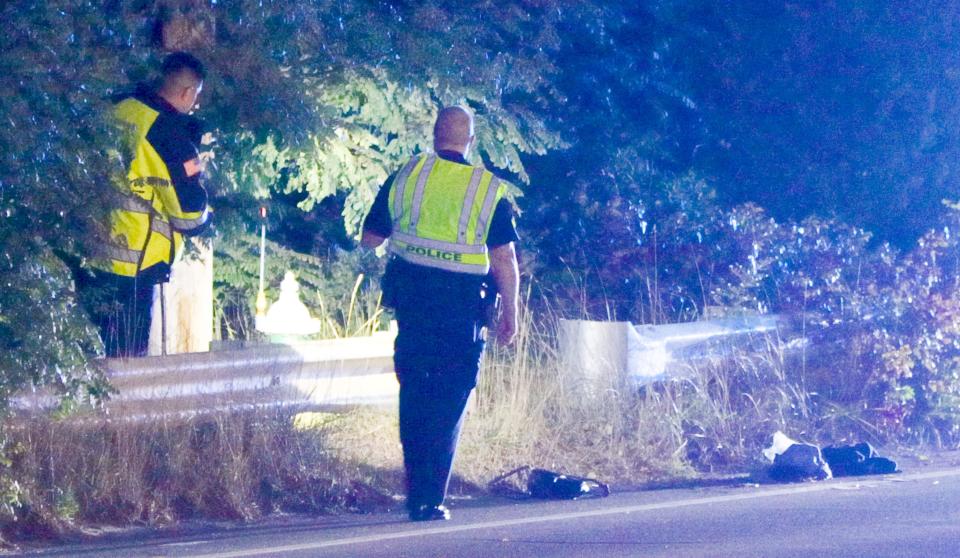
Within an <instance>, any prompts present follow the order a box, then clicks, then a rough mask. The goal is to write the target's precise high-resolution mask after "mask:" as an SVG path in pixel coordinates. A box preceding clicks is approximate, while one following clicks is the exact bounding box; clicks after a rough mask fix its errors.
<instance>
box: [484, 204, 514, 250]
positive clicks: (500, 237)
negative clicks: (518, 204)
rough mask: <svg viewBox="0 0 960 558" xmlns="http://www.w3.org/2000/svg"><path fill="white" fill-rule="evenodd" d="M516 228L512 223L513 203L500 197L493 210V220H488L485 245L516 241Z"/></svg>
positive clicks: (491, 245) (499, 244) (494, 245)
mask: <svg viewBox="0 0 960 558" xmlns="http://www.w3.org/2000/svg"><path fill="white" fill-rule="evenodd" d="M519 239H520V237H519V236H517V228H516V226H514V224H513V205H511V204H510V201H509V200H506V199H501V200H500V201H499V202H497V207H496V209H494V210H493V220H492V221H491V222H490V234H488V235H487V246H488V247H490V248H495V247H497V246H502V245H504V244H507V243H509V242H516V241H517V240H519Z"/></svg>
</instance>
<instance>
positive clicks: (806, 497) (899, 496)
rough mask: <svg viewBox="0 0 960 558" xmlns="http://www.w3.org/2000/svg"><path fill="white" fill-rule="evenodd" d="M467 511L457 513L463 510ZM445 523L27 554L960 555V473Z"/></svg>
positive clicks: (316, 524) (673, 497) (498, 511)
mask: <svg viewBox="0 0 960 558" xmlns="http://www.w3.org/2000/svg"><path fill="white" fill-rule="evenodd" d="M457 504H459V505H457ZM452 509H453V511H454V517H453V519H452V520H451V521H449V522H435V523H418V524H415V523H409V522H407V521H406V518H405V517H404V516H403V515H401V514H400V513H396V514H384V515H370V516H350V517H340V518H318V519H315V520H309V521H307V520H297V521H287V522H273V523H271V524H269V525H267V524H261V525H257V526H250V527H244V528H237V529H230V530H217V531H210V532H205V533H194V534H193V535H191V536H188V537H181V538H173V537H163V538H160V537H152V538H144V537H138V540H131V539H130V538H127V539H126V540H118V541H116V542H115V543H112V544H89V545H80V546H70V547H61V548H56V549H47V550H44V551H35V552H28V553H26V554H27V555H30V556H76V557H100V556H144V557H147V556H193V557H197V558H241V557H243V558H246V557H280V556H283V557H306V556H311V557H313V556H350V557H391V558H395V557H403V556H409V557H434V556H449V557H457V558H471V557H514V556H516V557H520V556H524V557H525V556H536V557H543V556H561V557H580V556H592V557H597V558H600V557H619V556H670V557H676V556H797V557H804V558H809V557H810V556H857V557H860V556H891V557H893V556H896V557H904V556H923V557H935V556H943V557H947V556H950V557H955V556H960V467H956V466H953V467H948V468H937V469H934V470H921V471H917V472H913V473H911V472H907V473H903V474H899V475H890V476H884V477H861V478H859V479H857V480H852V481H851V480H836V479H835V480H831V481H824V482H819V483H802V484H793V485H764V486H755V485H754V486H738V487H726V488H700V489H682V490H681V489H671V490H656V491H642V492H623V493H614V494H612V495H611V496H610V497H609V498H606V499H595V500H581V501H564V502H543V501H538V502H532V501H527V502H521V503H513V502H504V501H489V502H468V503H461V502H454V505H453V506H452Z"/></svg>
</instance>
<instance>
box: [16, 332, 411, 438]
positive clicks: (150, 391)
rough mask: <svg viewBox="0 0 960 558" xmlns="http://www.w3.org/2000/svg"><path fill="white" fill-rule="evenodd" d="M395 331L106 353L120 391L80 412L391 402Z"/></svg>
mask: <svg viewBox="0 0 960 558" xmlns="http://www.w3.org/2000/svg"><path fill="white" fill-rule="evenodd" d="M394 335H395V333H393V332H383V333H377V334H374V335H373V336H371V337H351V338H344V339H325V340H320V341H298V342H291V343H288V344H283V345H281V344H254V345H248V346H245V347H243V348H240V349H233V350H220V351H211V352H205V353H188V354H178V355H169V356H162V357H161V356H155V357H144V358H130V359H103V360H102V361H100V364H101V365H102V366H104V367H105V369H106V370H105V372H106V376H107V378H108V379H109V381H110V382H111V384H112V385H113V386H114V387H115V388H116V390H117V393H115V394H114V395H112V396H111V397H110V398H109V399H108V400H107V401H105V402H104V404H103V406H102V408H100V409H97V410H95V411H92V412H91V413H89V415H86V416H84V418H91V419H97V418H118V419H133V420H137V419H141V420H142V419H149V418H155V417H159V416H166V415H183V416H189V415H194V414H200V413H205V412H212V411H224V410H235V409H248V408H257V407H290V408H295V409H297V410H317V411H335V410H343V409H345V408H350V407H355V406H359V405H392V404H394V403H395V402H396V399H397V392H398V384H397V381H396V378H395V376H394V374H393V337H394ZM57 403H58V399H57V398H56V397H55V396H54V395H53V394H52V393H49V392H43V391H38V392H36V393H32V394H25V395H21V396H18V397H16V398H14V400H13V405H14V407H15V408H16V409H18V410H19V411H21V412H43V411H48V410H50V409H52V408H54V407H56V405H57Z"/></svg>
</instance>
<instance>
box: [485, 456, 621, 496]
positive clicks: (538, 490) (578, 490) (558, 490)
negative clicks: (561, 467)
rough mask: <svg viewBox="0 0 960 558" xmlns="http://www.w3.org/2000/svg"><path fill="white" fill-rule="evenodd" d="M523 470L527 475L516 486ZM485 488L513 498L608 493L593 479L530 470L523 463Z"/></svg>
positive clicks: (600, 494) (606, 494)
mask: <svg viewBox="0 0 960 558" xmlns="http://www.w3.org/2000/svg"><path fill="white" fill-rule="evenodd" d="M524 473H526V477H527V482H526V487H525V489H522V488H518V487H517V484H516V483H518V482H520V483H521V484H520V486H523V485H522V481H521V479H522V478H523V474H524ZM487 487H488V488H489V489H490V491H491V492H493V493H495V494H499V495H501V496H506V497H509V498H514V499H524V498H541V499H544V500H575V499H577V498H582V497H585V496H589V497H601V498H602V497H604V496H609V495H610V487H608V486H607V485H606V484H605V483H602V482H600V481H598V480H597V479H590V478H586V477H576V476H573V475H562V474H560V473H556V472H554V471H548V470H546V469H531V468H530V467H529V466H526V465H524V466H523V467H517V468H516V469H513V470H512V471H509V472H506V473H504V474H502V475H500V476H499V477H497V478H495V479H493V480H492V481H490V482H489V483H488V485H487Z"/></svg>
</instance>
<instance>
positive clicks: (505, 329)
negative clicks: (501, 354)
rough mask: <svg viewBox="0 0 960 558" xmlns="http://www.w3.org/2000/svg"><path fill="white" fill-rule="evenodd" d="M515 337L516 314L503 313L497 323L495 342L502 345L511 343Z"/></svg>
mask: <svg viewBox="0 0 960 558" xmlns="http://www.w3.org/2000/svg"><path fill="white" fill-rule="evenodd" d="M516 336H517V314H516V312H509V311H506V310H505V311H504V312H503V314H502V315H501V316H500V320H499V321H497V342H498V343H501V344H503V345H509V344H511V343H513V340H514V338H516Z"/></svg>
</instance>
